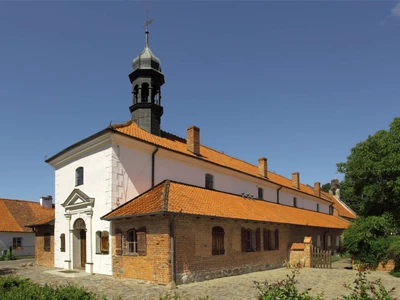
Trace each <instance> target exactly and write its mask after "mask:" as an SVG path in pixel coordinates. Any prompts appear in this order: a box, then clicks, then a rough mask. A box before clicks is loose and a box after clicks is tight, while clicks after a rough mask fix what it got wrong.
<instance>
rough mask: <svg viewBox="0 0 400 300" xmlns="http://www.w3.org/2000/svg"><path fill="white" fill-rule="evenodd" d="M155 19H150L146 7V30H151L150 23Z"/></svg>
mask: <svg viewBox="0 0 400 300" xmlns="http://www.w3.org/2000/svg"><path fill="white" fill-rule="evenodd" d="M153 20H154V19H151V20H149V14H148V9H147V8H146V22H144V26H146V32H148V31H149V25H150V24H151V23H152V22H153Z"/></svg>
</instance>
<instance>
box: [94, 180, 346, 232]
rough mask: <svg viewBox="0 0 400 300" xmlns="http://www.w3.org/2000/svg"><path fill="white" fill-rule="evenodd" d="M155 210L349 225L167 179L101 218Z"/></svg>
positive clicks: (296, 222)
mask: <svg viewBox="0 0 400 300" xmlns="http://www.w3.org/2000/svg"><path fill="white" fill-rule="evenodd" d="M154 213H182V214H191V215H199V216H213V217H220V218H229V219H242V220H251V221H262V222H273V223H284V224H293V225H305V226H313V227H326V228H347V226H348V225H349V222H348V221H346V220H344V219H342V218H339V217H335V216H332V215H327V214H323V213H318V212H313V211H309V210H304V209H299V208H294V207H290V206H284V205H281V204H276V203H271V202H267V201H263V200H255V199H247V198H243V197H241V196H238V195H234V194H228V193H224V192H220V191H215V190H208V189H205V188H200V187H196V186H192V185H187V184H183V183H178V182H173V181H169V180H167V181H163V182H162V183H160V184H159V185H157V186H156V187H155V188H154V189H152V190H149V191H147V192H146V193H143V194H142V195H139V196H138V197H136V198H134V199H132V200H131V201H129V202H127V203H125V204H124V205H122V206H120V207H118V208H116V209H115V210H113V211H111V212H110V213H108V214H107V215H105V216H104V217H102V219H105V220H112V219H119V218H126V217H134V216H138V215H145V214H154Z"/></svg>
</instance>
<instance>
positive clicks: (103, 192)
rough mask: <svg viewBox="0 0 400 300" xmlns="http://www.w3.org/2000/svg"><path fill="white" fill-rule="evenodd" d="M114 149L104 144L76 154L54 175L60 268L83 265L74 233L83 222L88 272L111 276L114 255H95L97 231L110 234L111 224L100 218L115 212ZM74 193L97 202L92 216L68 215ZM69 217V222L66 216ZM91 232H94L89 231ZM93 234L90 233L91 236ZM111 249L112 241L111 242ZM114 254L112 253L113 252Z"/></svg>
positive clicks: (81, 212)
mask: <svg viewBox="0 0 400 300" xmlns="http://www.w3.org/2000/svg"><path fill="white" fill-rule="evenodd" d="M112 155H113V151H112V147H111V142H110V141H109V142H108V143H107V144H102V145H100V146H99V147H96V148H94V149H92V150H91V151H85V152H84V153H82V154H80V155H79V154H76V155H75V156H74V158H73V159H71V158H69V159H68V154H66V155H65V157H66V158H67V159H66V161H65V163H64V164H63V165H61V166H56V171H55V214H56V222H55V232H54V240H55V259H54V264H55V267H57V268H66V269H71V268H74V267H79V265H80V249H81V248H80V242H79V238H78V237H79V232H78V231H77V230H75V231H70V230H72V229H73V225H74V223H75V221H76V220H77V219H79V218H81V219H83V220H84V221H85V224H86V262H87V263H92V265H91V266H92V267H86V268H85V269H86V271H89V270H90V271H92V272H94V273H100V274H107V275H111V274H112V267H111V254H104V253H103V254H102V253H98V254H97V253H96V231H108V232H109V231H110V222H108V221H102V220H100V217H102V216H103V215H105V214H106V213H108V212H110V211H111V209H112V195H113V189H114V190H115V186H114V187H113V177H115V174H113V172H112V161H113V159H112ZM79 167H83V174H84V176H83V184H81V185H78V186H76V169H77V168H79ZM74 189H79V190H81V191H82V192H83V193H85V194H86V195H87V196H88V197H90V198H94V206H93V207H92V208H91V209H90V208H89V210H92V215H90V213H88V212H87V211H88V208H85V209H76V210H74V209H71V210H70V211H66V209H65V207H63V206H62V204H63V203H64V202H65V201H66V200H67V198H68V196H69V195H70V194H71V192H73V190H74ZM68 214H70V215H71V216H70V219H69V218H68V217H66V215H68ZM90 228H91V230H90ZM89 230H90V232H89ZM63 233H64V234H65V244H66V245H65V246H66V247H65V252H61V249H60V247H61V239H60V236H61V234H63ZM110 247H111V240H110ZM110 253H111V252H110Z"/></svg>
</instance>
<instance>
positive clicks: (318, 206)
mask: <svg viewBox="0 0 400 300" xmlns="http://www.w3.org/2000/svg"><path fill="white" fill-rule="evenodd" d="M317 211H318V212H319V203H317Z"/></svg>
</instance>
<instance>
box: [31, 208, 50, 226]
mask: <svg viewBox="0 0 400 300" xmlns="http://www.w3.org/2000/svg"><path fill="white" fill-rule="evenodd" d="M54 220H55V213H54V210H53V214H52V215H50V216H48V217H46V218H44V219H40V220H37V221H35V223H33V224H26V225H25V227H37V226H41V225H47V224H49V223H50V222H52V221H54Z"/></svg>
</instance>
